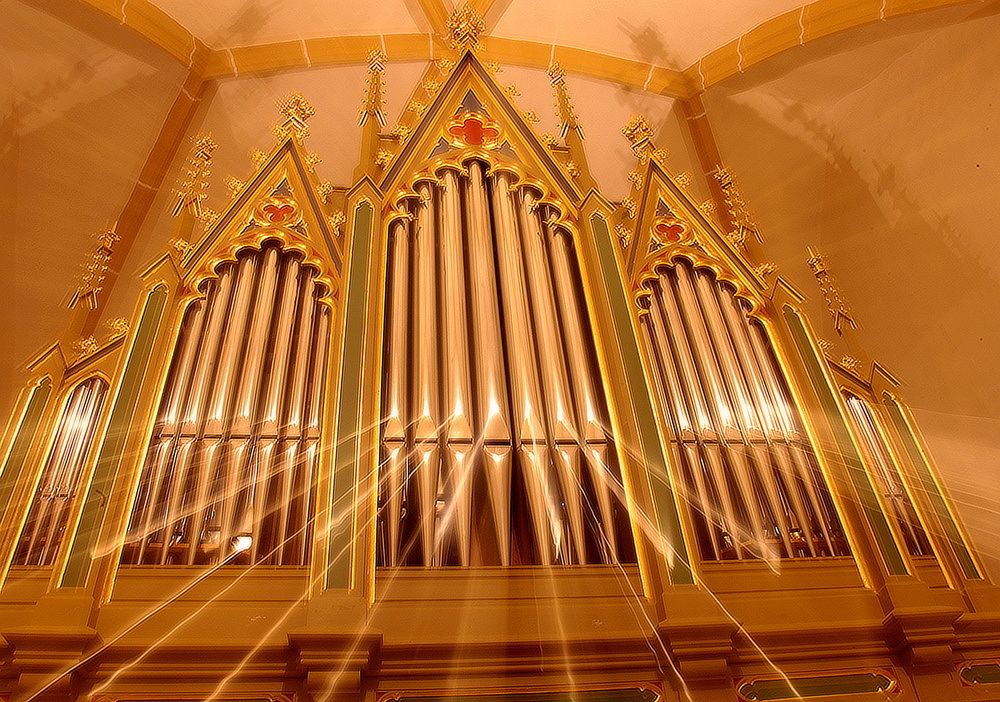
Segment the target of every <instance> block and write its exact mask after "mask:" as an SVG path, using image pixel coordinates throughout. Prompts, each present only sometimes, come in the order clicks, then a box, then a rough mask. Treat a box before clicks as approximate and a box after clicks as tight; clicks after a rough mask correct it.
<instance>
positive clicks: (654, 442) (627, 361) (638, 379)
mask: <svg viewBox="0 0 1000 702" xmlns="http://www.w3.org/2000/svg"><path fill="white" fill-rule="evenodd" d="M590 223H591V227H592V228H593V232H594V241H595V243H596V244H597V253H598V256H599V257H600V263H601V273H602V276H603V278H604V286H605V288H606V289H607V291H608V297H609V299H610V302H611V312H612V316H613V317H614V324H615V329H614V333H615V336H616V337H617V339H618V346H619V348H620V349H621V352H622V363H623V365H624V366H625V374H626V380H627V383H628V388H629V394H630V395H631V396H632V402H633V404H634V406H635V409H636V419H637V422H638V426H637V429H638V432H639V436H640V437H641V439H642V445H643V446H644V447H645V449H646V455H645V459H646V464H647V465H648V466H649V473H650V480H651V483H652V489H653V500H654V502H655V503H656V511H657V513H658V514H659V515H660V520H661V527H662V528H663V530H664V531H665V532H666V533H665V534H664V537H665V539H666V541H667V543H668V544H669V545H670V548H671V549H673V553H674V558H673V559H672V561H671V562H670V564H669V567H670V580H671V582H673V583H683V584H693V583H694V576H693V574H692V572H691V564H690V563H689V562H688V560H687V549H686V548H685V545H684V532H683V531H682V530H681V520H680V514H679V513H678V512H677V503H676V502H675V501H674V486H673V484H672V483H671V479H670V471H669V470H668V467H667V465H668V464H667V459H666V455H665V453H664V450H663V445H662V443H661V442H660V434H659V431H658V430H657V428H656V419H655V414H654V412H653V404H652V400H651V399H650V392H649V388H648V387H647V386H646V376H645V374H644V373H643V370H642V356H641V355H640V352H639V343H638V341H637V340H636V338H635V334H634V333H633V329H632V322H631V316H630V315H629V307H628V305H629V303H628V298H627V296H626V294H625V288H624V286H623V285H622V279H621V273H620V272H619V270H618V262H617V260H616V258H615V250H614V244H613V243H612V236H611V231H610V230H609V229H608V223H607V222H606V221H605V220H604V218H603V217H601V216H600V215H597V214H594V215H592V216H591V218H590Z"/></svg>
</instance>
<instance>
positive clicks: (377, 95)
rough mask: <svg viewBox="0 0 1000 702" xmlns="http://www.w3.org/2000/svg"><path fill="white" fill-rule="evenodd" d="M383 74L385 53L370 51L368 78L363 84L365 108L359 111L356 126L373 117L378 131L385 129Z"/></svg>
mask: <svg viewBox="0 0 1000 702" xmlns="http://www.w3.org/2000/svg"><path fill="white" fill-rule="evenodd" d="M384 73H385V52H384V51H382V50H381V49H372V51H371V52H370V53H369V54H368V78H367V81H366V83H365V106H364V108H363V109H362V110H361V116H360V118H359V121H358V124H361V125H363V124H364V123H365V122H367V121H368V118H369V117H374V118H375V119H376V120H377V121H378V126H379V128H380V129H385V111H384V110H383V109H382V107H383V106H384V105H385V94H384V92H385V91H384V85H383V82H382V76H383V74H384Z"/></svg>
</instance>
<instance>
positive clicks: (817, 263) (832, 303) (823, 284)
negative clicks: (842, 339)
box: [808, 246, 858, 336]
mask: <svg viewBox="0 0 1000 702" xmlns="http://www.w3.org/2000/svg"><path fill="white" fill-rule="evenodd" d="M808 251H809V259H808V262H809V267H810V268H811V269H812V272H813V275H814V276H816V281H817V282H818V283H819V289H820V291H822V293H823V299H824V300H826V307H827V309H828V310H830V314H831V315H832V316H833V328H834V329H836V330H837V334H839V335H841V336H843V335H844V330H843V324H844V322H847V324H849V325H850V327H851V329H857V328H858V325H857V323H856V322H855V321H854V317H853V316H852V314H851V311H850V310H849V309H848V307H847V302H845V300H844V298H843V296H842V295H841V294H840V288H838V287H837V283H836V282H835V281H834V279H833V276H831V275H830V272H829V271H828V270H827V268H826V259H825V258H823V256H822V255H821V254H818V253H816V251H814V250H813V248H812V247H811V246H810V247H808Z"/></svg>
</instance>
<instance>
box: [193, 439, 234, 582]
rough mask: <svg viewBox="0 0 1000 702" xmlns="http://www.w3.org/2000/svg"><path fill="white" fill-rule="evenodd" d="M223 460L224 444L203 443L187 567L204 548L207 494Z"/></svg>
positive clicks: (218, 441) (220, 441)
mask: <svg viewBox="0 0 1000 702" xmlns="http://www.w3.org/2000/svg"><path fill="white" fill-rule="evenodd" d="M224 460H225V450H224V442H223V441H222V440H221V439H220V440H217V441H205V442H204V444H203V446H202V456H201V465H202V475H201V478H200V480H199V481H198V485H197V487H196V489H195V491H194V499H193V501H192V514H191V521H190V523H189V524H190V526H189V527H188V553H187V562H188V565H194V563H195V562H196V560H197V558H198V549H199V548H203V547H204V544H203V542H204V538H205V534H204V533H203V532H204V527H205V522H206V519H207V513H208V509H209V506H210V505H209V494H210V490H211V488H212V481H213V479H214V477H215V475H216V474H217V472H218V471H219V470H221V468H222V466H221V461H224Z"/></svg>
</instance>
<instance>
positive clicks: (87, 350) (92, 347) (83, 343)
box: [73, 336, 101, 362]
mask: <svg viewBox="0 0 1000 702" xmlns="http://www.w3.org/2000/svg"><path fill="white" fill-rule="evenodd" d="M99 348H101V345H100V344H99V343H98V342H97V339H96V338H94V337H92V336H87V337H84V338H82V339H77V340H76V341H74V342H73V351H75V352H76V358H75V359H74V362H76V361H81V360H83V359H84V358H87V357H88V356H92V355H94V354H95V353H97V350H98V349H99Z"/></svg>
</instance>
